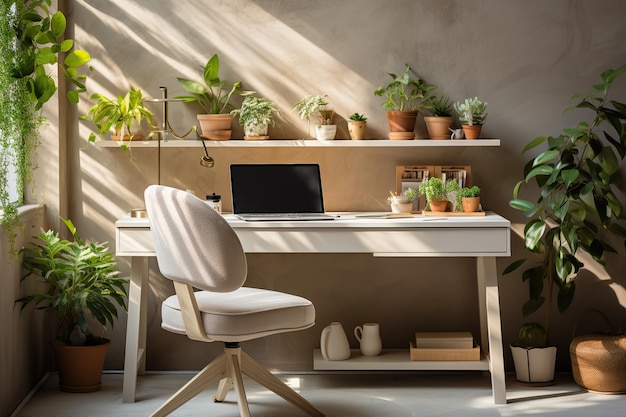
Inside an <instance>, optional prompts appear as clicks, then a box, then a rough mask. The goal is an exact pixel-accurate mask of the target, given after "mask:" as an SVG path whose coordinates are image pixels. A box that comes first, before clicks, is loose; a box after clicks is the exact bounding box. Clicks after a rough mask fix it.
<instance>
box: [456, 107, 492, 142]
mask: <svg viewBox="0 0 626 417" xmlns="http://www.w3.org/2000/svg"><path fill="white" fill-rule="evenodd" d="M454 109H455V110H456V112H457V113H458V114H459V120H460V121H461V127H462V128H463V133H464V134H465V139H478V138H479V137H480V132H481V130H482V127H483V123H485V119H486V118H487V103H485V102H483V101H481V100H480V99H479V98H478V97H474V98H466V99H465V101H464V102H462V103H461V102H458V101H457V102H456V103H454Z"/></svg>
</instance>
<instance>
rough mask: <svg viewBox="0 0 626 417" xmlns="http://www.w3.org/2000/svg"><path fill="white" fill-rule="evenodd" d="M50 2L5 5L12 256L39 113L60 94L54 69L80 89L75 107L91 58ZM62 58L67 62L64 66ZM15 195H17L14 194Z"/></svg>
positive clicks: (0, 41) (1, 167) (2, 126)
mask: <svg viewBox="0 0 626 417" xmlns="http://www.w3.org/2000/svg"><path fill="white" fill-rule="evenodd" d="M50 5H51V1H50V0H7V1H4V2H2V3H1V4H0V108H1V109H2V111H1V112H0V219H1V220H0V222H1V224H2V226H3V227H4V228H5V229H6V230H7V234H8V240H9V253H10V254H12V255H15V254H17V250H16V249H15V248H14V242H15V238H16V236H17V235H16V229H17V228H19V227H20V226H21V223H20V221H19V219H18V217H17V207H18V206H20V205H22V204H23V203H24V188H25V184H27V183H28V182H29V180H30V178H31V177H30V175H31V172H32V171H33V169H34V168H35V167H36V163H35V161H34V151H35V149H36V148H37V146H38V145H39V137H38V136H39V135H38V131H39V127H40V126H41V125H42V123H43V122H44V121H45V119H44V118H43V117H42V116H41V114H40V110H41V108H42V107H43V105H44V104H45V103H47V102H48V101H49V100H50V98H52V96H53V95H54V93H55V92H56V91H57V82H56V79H57V78H56V76H54V75H50V74H49V72H48V70H47V69H48V68H49V67H50V65H53V64H57V63H58V65H59V68H60V70H61V71H62V72H63V74H64V76H65V78H66V79H67V80H69V82H71V83H72V84H73V85H74V86H75V88H74V89H70V90H69V91H68V92H67V98H68V99H69V100H70V101H71V102H72V103H76V102H78V99H79V94H80V93H82V92H84V91H85V84H84V80H85V76H84V75H82V74H79V69H80V68H81V67H83V66H84V65H86V64H87V63H88V62H89V60H90V59H91V57H90V56H89V54H88V53H87V52H86V51H84V50H80V49H76V50H73V46H74V43H73V41H72V39H70V38H68V37H67V36H66V33H65V32H66V19H65V16H64V15H63V13H61V12H60V11H57V12H54V13H53V12H52V11H51V10H50V8H49V7H50ZM60 54H65V58H64V59H63V60H62V61H60V62H59V56H60ZM10 190H14V192H10Z"/></svg>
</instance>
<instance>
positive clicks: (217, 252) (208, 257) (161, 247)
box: [144, 185, 247, 292]
mask: <svg viewBox="0 0 626 417" xmlns="http://www.w3.org/2000/svg"><path fill="white" fill-rule="evenodd" d="M144 199H145V203H146V209H147V211H148V219H149V221H150V229H151V231H152V237H153V240H154V248H155V251H156V255H157V261H158V263H159V269H160V271H161V273H162V274H163V276H165V277H166V278H168V279H171V280H174V281H180V282H184V283H187V284H190V285H192V286H194V287H196V288H199V289H202V290H206V291H216V292H228V291H234V290H236V289H237V288H239V287H241V286H242V285H243V283H244V282H245V280H246V275H247V263H246V256H245V253H244V251H243V248H242V246H241V242H240V241H239V238H238V237H237V235H236V234H235V231H234V230H233V229H232V228H231V227H230V225H229V224H228V223H227V222H226V220H224V218H223V217H222V216H221V215H220V214H219V213H218V212H216V211H215V210H214V209H213V208H211V207H209V206H208V205H207V204H206V203H205V202H204V201H202V200H200V199H199V198H197V197H195V196H194V195H192V194H189V193H188V192H185V191H182V190H178V189H176V188H171V187H165V186H162V185H151V186H149V187H148V188H146V190H145V193H144Z"/></svg>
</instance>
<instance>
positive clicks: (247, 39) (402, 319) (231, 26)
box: [65, 0, 626, 370]
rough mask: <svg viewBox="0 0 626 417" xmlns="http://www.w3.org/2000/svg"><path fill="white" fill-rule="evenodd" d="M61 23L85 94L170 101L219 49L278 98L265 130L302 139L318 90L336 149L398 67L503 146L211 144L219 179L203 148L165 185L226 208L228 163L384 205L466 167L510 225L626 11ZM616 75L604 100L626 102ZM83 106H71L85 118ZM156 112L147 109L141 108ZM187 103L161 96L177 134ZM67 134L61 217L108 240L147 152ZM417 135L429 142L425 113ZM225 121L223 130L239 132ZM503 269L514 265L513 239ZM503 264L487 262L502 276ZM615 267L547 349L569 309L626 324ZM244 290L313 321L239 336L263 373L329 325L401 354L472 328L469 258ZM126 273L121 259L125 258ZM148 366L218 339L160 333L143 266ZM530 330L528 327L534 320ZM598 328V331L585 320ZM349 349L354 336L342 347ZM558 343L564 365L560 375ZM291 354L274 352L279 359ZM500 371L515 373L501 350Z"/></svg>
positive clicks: (382, 10)
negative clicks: (288, 297) (301, 305)
mask: <svg viewBox="0 0 626 417" xmlns="http://www.w3.org/2000/svg"><path fill="white" fill-rule="evenodd" d="M69 6H70V7H71V10H70V19H71V21H72V22H73V23H74V24H75V28H74V30H75V38H76V40H77V43H78V45H79V46H80V47H82V48H85V49H87V50H89V51H90V52H91V54H92V56H93V57H94V61H93V66H94V68H95V75H94V76H93V77H92V78H90V79H89V81H88V89H89V91H90V92H92V93H94V92H97V93H103V94H109V95H117V94H119V93H121V92H122V91H125V90H127V89H128V87H129V85H131V84H132V85H134V86H137V87H139V88H141V89H142V90H143V91H144V92H145V94H146V95H149V96H159V94H160V93H159V86H167V87H168V89H169V95H170V96H175V95H178V94H182V93H183V90H182V89H181V88H180V87H179V85H178V83H177V81H176V77H178V76H182V77H186V78H197V79H199V78H198V77H199V73H198V70H197V67H198V65H199V64H204V63H205V62H206V60H207V59H208V57H209V56H211V55H212V54H213V53H215V52H218V53H219V56H220V58H221V61H222V70H221V75H222V77H223V78H226V79H228V80H230V81H235V80H242V81H243V85H244V88H245V89H251V90H256V91H257V92H258V94H259V95H260V96H264V97H267V98H269V99H271V100H273V101H275V102H276V103H277V104H278V105H279V106H280V108H281V109H282V112H281V118H280V120H278V122H277V125H276V127H274V128H272V129H271V130H270V134H271V135H272V137H273V138H276V139H285V138H300V137H303V136H304V135H306V134H307V132H306V125H305V124H304V123H303V122H302V121H300V120H299V119H297V116H296V115H295V113H293V112H292V111H291V106H292V105H293V103H294V102H296V101H297V100H298V99H299V98H301V97H302V96H304V95H305V94H320V93H323V94H328V99H329V102H330V103H331V105H332V107H333V108H334V110H335V111H336V112H337V114H338V116H339V122H338V124H339V132H338V138H347V137H348V133H347V127H346V122H345V120H346V119H347V117H348V116H349V115H350V114H352V113H354V112H359V113H366V115H367V116H368V117H369V120H368V137H369V138H382V137H384V136H385V134H386V132H387V128H386V121H385V117H384V112H383V111H382V109H381V107H380V100H379V98H377V97H374V96H373V94H372V92H373V90H374V89H375V88H376V87H378V86H379V85H382V84H383V83H386V82H387V81H388V76H387V75H386V72H400V71H402V69H403V67H404V64H405V63H408V64H410V65H411V66H412V67H413V68H414V69H415V70H416V71H417V72H418V73H419V74H420V75H421V76H422V77H424V78H425V79H426V80H427V81H429V82H432V83H435V84H437V85H439V86H440V91H441V92H443V93H446V94H447V95H449V96H450V97H451V98H452V99H453V100H461V99H464V98H465V97H473V96H476V95H478V96H480V97H481V98H482V99H483V100H485V101H487V102H488V106H489V107H488V109H489V117H488V119H487V122H486V125H485V126H484V130H483V136H485V137H492V138H500V139H501V146H500V147H499V148H472V149H445V148H436V149H431V148H424V149H422V148H412V149H408V150H407V149H384V148H382V149H381V148H377V149H374V148H363V149H345V148H344V149H341V148H328V149H301V148H293V149H286V148H280V149H253V148H252V149H248V148H239V149H237V148H228V149H224V148H219V149H210V153H211V155H212V156H213V158H215V160H216V165H215V168H213V169H206V168H202V167H201V166H200V165H199V160H200V157H201V151H200V148H192V149H164V150H163V155H162V166H161V169H162V170H161V182H162V183H163V184H166V185H170V186H176V187H181V188H184V189H192V190H194V191H195V192H196V193H197V194H198V195H204V194H206V193H211V192H216V193H218V194H221V195H223V196H224V208H225V209H229V208H230V197H229V188H228V187H229V186H228V171H227V170H228V165H229V164H230V163H233V162H317V163H319V164H320V165H321V169H322V175H323V179H322V180H323V184H324V188H325V200H326V206H327V209H328V210H383V209H386V207H387V206H386V203H385V198H386V195H387V193H388V190H389V189H390V188H392V187H393V186H394V172H395V166H396V165H403V164H417V163H423V164H467V165H471V166H472V174H473V178H474V182H475V183H476V184H478V185H480V186H481V187H482V189H483V204H484V206H485V207H486V208H488V209H492V210H495V211H497V212H499V213H501V214H502V215H504V216H505V217H508V218H510V219H511V220H512V221H514V222H520V221H522V220H523V219H521V218H520V216H519V215H518V214H517V213H514V212H513V210H511V209H510V208H509V207H508V204H507V203H508V200H509V199H510V197H511V190H512V188H513V186H514V184H515V183H516V182H517V180H518V179H519V178H520V176H521V173H522V168H523V165H524V163H525V158H522V157H521V155H520V153H521V150H522V148H523V146H524V145H525V143H526V142H527V141H529V140H530V139H532V138H534V137H535V136H538V135H543V134H558V133H559V132H560V130H561V129H562V128H563V127H565V126H568V125H571V124H572V123H574V122H576V121H577V120H578V118H579V117H581V116H583V115H584V112H578V111H577V112H571V113H568V114H566V115H563V114H562V110H563V109H564V108H565V107H567V106H568V105H570V104H571V101H570V97H571V96H572V95H574V94H576V93H586V92H588V91H589V89H590V86H591V85H592V84H593V83H596V82H597V81H598V80H599V75H600V73H601V72H602V71H603V70H604V69H606V68H614V67H617V66H619V65H621V64H624V63H626V46H625V44H624V39H625V38H626V27H625V26H624V25H623V16H625V15H626V3H624V2H622V1H619V0H613V1H610V0H594V1H573V0H571V1H567V0H553V1H550V2H545V1H539V0H530V1H524V2H521V1H511V0H509V1H502V0H491V1H489V0H482V1H474V0H473V1H452V0H443V1H440V0H425V1H416V0H411V1H408V0H406V1H400V0H388V1H375V0H360V1H355V0H353V1H341V2H337V1H330V0H321V1H314V2H303V1H287V0H284V1H269V0H266V1H247V0H229V1H220V0H217V1H210V2H209V1H192V0H181V1H176V2H173V1H167V0H140V1H122V0H111V1H96V0H91V1H76V2H72V4H71V5H69ZM625 86H626V80H622V81H621V83H619V85H618V86H616V91H615V93H616V95H617V96H619V97H621V99H622V100H624V99H626V87H625ZM90 105H91V102H90V101H89V100H83V101H82V102H81V104H80V106H79V108H78V113H79V114H84V113H85V112H86V111H87V110H88V108H89V106H90ZM154 110H155V112H157V114H159V108H158V107H156V108H154ZM196 112H197V109H196V108H194V107H192V106H188V105H184V104H178V103H174V104H172V105H171V106H170V119H171V123H172V125H173V127H174V128H175V129H176V130H178V131H181V132H182V131H185V130H187V129H188V128H189V127H190V126H191V125H193V124H195V123H196V121H195V113H196ZM66 114H67V117H66V119H65V120H66V122H67V123H68V125H69V129H70V130H69V134H68V137H67V140H68V158H69V161H70V166H69V178H70V182H69V184H67V185H68V189H69V201H70V205H69V211H70V213H69V214H70V216H71V217H72V219H73V220H74V221H75V223H76V224H77V225H78V227H79V228H80V229H82V232H81V233H82V234H83V236H84V237H88V238H92V239H98V240H108V241H110V242H111V245H112V246H113V242H114V239H115V236H114V221H115V219H116V218H118V217H121V216H123V215H124V214H125V213H127V212H128V210H129V209H131V208H136V207H142V206H143V202H142V193H143V190H144V188H145V187H146V186H147V185H148V184H151V183H155V182H156V180H157V176H156V162H157V155H156V150H154V149H138V148H135V149H132V151H131V152H122V151H120V150H118V149H115V148H98V147H95V146H90V147H88V148H87V149H86V150H82V149H81V148H83V147H84V146H85V144H86V138H87V136H88V134H89V129H90V126H89V125H87V124H85V123H84V122H80V123H79V122H78V121H77V120H76V116H77V115H78V114H77V113H75V112H73V111H69V112H67V113H66ZM417 133H418V137H426V131H425V126H424V124H423V120H421V118H420V120H419V121H418V128H417ZM241 135H242V133H241V129H240V128H239V127H238V126H236V127H235V132H234V136H235V137H241ZM512 247H513V259H517V258H519V257H521V256H524V253H523V251H522V249H521V248H522V246H521V242H520V240H519V239H518V238H516V237H513V241H512ZM508 263H509V260H508V259H500V260H499V261H498V270H499V271H500V272H501V271H502V270H503V269H504V267H505V266H506V265H507V264H508ZM625 264H626V262H625V261H624V258H623V256H621V255H620V256H612V257H611V258H610V263H609V272H610V277H609V279H606V280H603V279H600V278H598V277H596V276H595V275H594V274H591V273H587V272H585V273H584V274H582V276H581V279H580V280H579V294H578V296H577V299H576V301H575V308H573V309H572V310H570V311H569V312H568V313H567V314H565V315H562V316H559V315H555V317H554V318H553V324H554V329H555V330H556V331H555V333H554V334H553V339H554V341H555V342H558V343H559V345H560V346H561V347H563V348H565V347H566V346H567V345H568V342H569V340H570V338H571V334H572V330H573V328H574V326H575V323H576V322H577V320H578V317H579V315H580V313H581V311H584V310H586V309H587V308H590V307H601V308H605V309H606V310H607V311H609V312H610V314H611V315H612V317H613V318H614V320H615V323H616V324H622V325H623V324H625V323H626V314H625V313H624V308H623V306H624V305H626V304H625V303H626V296H625V294H624V283H625V281H626V279H625V278H624V277H623V274H622V273H621V272H620V271H622V270H623V269H624V266H626V265H625ZM249 265H250V278H249V281H248V284H249V285H257V286H267V287H271V288H275V289H278V290H284V291H290V292H294V293H297V294H300V295H303V296H306V297H309V298H310V299H311V300H313V301H314V302H315V304H316V308H317V314H318V319H317V323H318V324H317V325H316V326H315V327H314V328H313V329H310V330H308V331H304V332H300V333H297V334H290V335H284V336H274V337H269V338H266V339H263V340H259V341H254V342H251V343H248V344H247V346H246V349H247V350H248V351H249V352H250V353H252V354H253V356H256V357H258V358H259V359H260V360H261V361H262V362H264V363H266V364H268V365H269V366H270V367H273V368H276V369H283V370H287V369H296V370H306V369H311V367H312V364H311V351H312V349H313V348H314V347H317V346H318V339H319V333H320V331H321V329H322V328H323V327H324V326H325V325H326V324H328V323H329V322H330V321H333V320H338V321H341V322H342V323H343V324H344V327H345V328H346V329H349V330H351V329H352V328H353V327H354V326H355V325H357V324H361V323H363V322H366V321H377V322H380V323H381V328H382V337H383V341H384V346H385V347H389V348H398V347H401V348H403V347H405V346H406V345H407V343H408V341H409V340H410V338H411V337H412V333H413V332H414V331H417V330H423V331H436V330H442V331H448V330H449V331H452V330H470V331H472V332H474V334H478V310H477V308H476V299H477V294H476V292H477V291H476V282H475V267H474V264H473V262H472V261H471V260H470V259H454V260H451V259H439V260H436V259H374V258H372V257H370V256H368V255H349V256H348V255H345V256H344V255H322V254H319V255H254V256H250V262H249ZM120 266H121V268H122V269H124V270H125V271H128V260H126V259H120ZM151 271H152V273H151V275H152V276H151V290H150V305H149V326H148V329H149V334H148V345H149V350H148V369H152V370H164V369H175V370H178V369H199V368H200V367H201V366H202V365H203V364H204V363H205V362H206V361H207V360H208V359H209V358H210V357H211V355H212V354H213V353H214V352H216V351H218V350H219V349H220V347H219V346H209V347H207V346H205V345H203V344H200V343H195V342H191V341H188V340H186V339H185V338H184V337H181V336H177V335H172V334H169V333H167V332H165V331H163V330H161V329H160V310H159V309H160V302H161V300H162V299H163V298H164V297H166V296H168V295H170V294H171V293H172V292H173V291H172V288H171V283H169V282H167V281H165V280H163V279H162V278H161V277H160V276H159V275H158V270H157V268H156V265H155V262H154V261H152V267H151ZM500 288H501V309H502V321H503V330H504V343H505V344H508V343H510V342H511V341H512V340H513V339H514V338H515V333H516V329H517V327H518V326H519V324H520V323H521V322H522V317H521V313H520V309H521V305H522V303H523V301H524V299H525V294H526V291H527V290H526V287H525V286H524V285H523V284H522V283H521V280H520V278H519V276H512V277H508V276H507V277H504V278H500ZM534 318H535V319H537V320H539V319H541V317H539V316H537V317H534ZM592 325H593V323H592ZM124 331H125V316H124V315H122V316H121V320H120V321H119V323H118V325H117V326H116V327H115V329H113V331H112V332H110V335H111V336H112V337H113V339H114V344H113V348H112V350H111V352H110V354H109V357H108V361H107V366H108V367H109V368H113V369H120V368H122V365H123V349H124ZM351 340H352V343H353V344H354V346H355V347H356V341H355V340H354V338H352V337H351ZM566 350H567V349H561V352H560V354H559V367H560V368H562V369H564V368H567V366H568V356H567V355H568V354H567V352H566ZM287 352H288V353H289V354H286V353H287ZM505 353H506V360H507V367H508V368H509V369H511V365H512V364H511V363H510V356H509V353H508V349H505Z"/></svg>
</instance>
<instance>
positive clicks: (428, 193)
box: [419, 177, 460, 209]
mask: <svg viewBox="0 0 626 417" xmlns="http://www.w3.org/2000/svg"><path fill="white" fill-rule="evenodd" d="M459 189H460V187H459V183H458V182H457V181H448V182H446V183H445V184H444V182H443V180H442V179H441V178H439V177H430V178H429V179H428V180H427V181H423V182H422V183H420V186H419V193H420V194H421V195H423V196H425V197H426V208H427V209H429V208H430V202H431V201H433V200H447V199H448V196H449V193H453V192H456V193H457V195H458V192H459ZM457 206H458V204H457Z"/></svg>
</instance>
